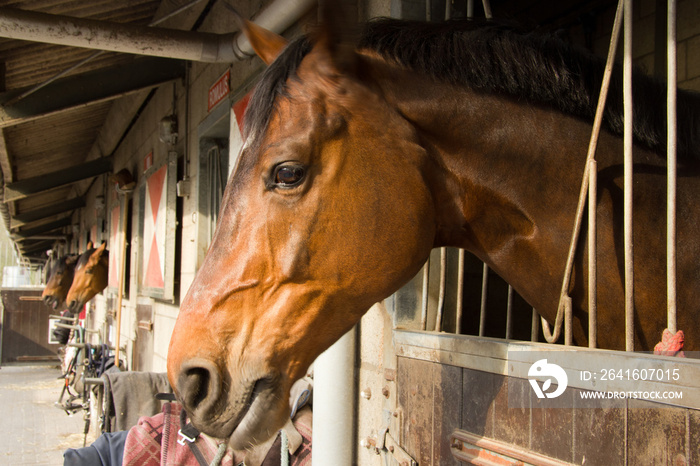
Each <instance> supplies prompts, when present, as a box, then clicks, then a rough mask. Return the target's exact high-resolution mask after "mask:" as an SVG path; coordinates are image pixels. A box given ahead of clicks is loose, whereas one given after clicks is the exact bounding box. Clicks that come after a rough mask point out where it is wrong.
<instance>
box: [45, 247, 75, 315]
mask: <svg viewBox="0 0 700 466" xmlns="http://www.w3.org/2000/svg"><path fill="white" fill-rule="evenodd" d="M77 260H78V256H77V255H67V256H62V257H60V258H59V259H58V260H57V261H56V263H54V264H53V266H52V267H51V270H50V271H49V279H48V280H47V281H46V286H45V287H44V291H43V292H42V293H41V298H42V300H43V301H44V303H45V304H46V305H47V306H49V307H51V308H53V309H57V308H58V306H60V305H62V304H63V303H64V302H65V301H66V295H67V294H68V290H69V289H70V286H71V284H72V283H73V273H74V270H75V262H76V261H77Z"/></svg>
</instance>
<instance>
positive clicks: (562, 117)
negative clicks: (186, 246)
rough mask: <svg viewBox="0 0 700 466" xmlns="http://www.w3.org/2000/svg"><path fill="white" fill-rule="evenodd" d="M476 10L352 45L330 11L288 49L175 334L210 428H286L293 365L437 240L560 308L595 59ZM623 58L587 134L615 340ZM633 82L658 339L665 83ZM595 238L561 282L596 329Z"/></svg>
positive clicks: (255, 107) (393, 28)
mask: <svg viewBox="0 0 700 466" xmlns="http://www.w3.org/2000/svg"><path fill="white" fill-rule="evenodd" d="M475 26H479V25H478V24H476V23H471V24H470V23H469V22H467V23H463V24H462V23H446V24H444V25H430V24H419V23H405V22H400V21H393V20H385V21H383V22H376V23H372V24H370V25H369V27H368V29H367V30H366V32H365V34H364V36H363V38H362V40H361V42H360V47H359V48H355V47H354V46H353V44H351V43H348V42H347V40H346V38H344V37H345V36H344V34H343V32H342V31H343V28H342V25H338V24H331V25H328V24H326V25H325V27H323V28H322V32H321V33H320V35H319V36H318V37H317V40H316V41H315V42H311V41H309V40H306V39H301V40H298V41H295V42H293V43H292V44H290V45H289V46H288V47H287V48H286V49H285V50H284V51H281V50H278V53H280V55H279V56H278V57H277V59H276V60H275V61H274V62H273V63H272V64H271V66H270V67H269V68H268V69H267V71H266V73H265V74H264V76H263V77H262V79H261V82H260V84H259V85H258V88H257V90H256V93H255V95H254V96H253V98H252V100H251V104H250V107H249V110H248V114H247V115H246V125H247V126H246V131H247V133H248V135H247V140H246V147H245V148H244V149H243V151H242V153H241V155H240V159H239V162H238V166H237V168H236V170H235V173H234V175H233V176H232V178H231V180H230V182H229V184H228V186H227V187H226V192H225V194H224V199H223V202H222V209H221V214H220V220H219V224H218V227H217V230H216V233H215V235H214V239H213V242H212V245H211V247H210V250H209V252H208V254H207V256H206V258H205V260H204V263H203V265H202V267H201V269H200V270H199V271H198V273H197V275H196V277H195V279H194V282H193V284H192V286H191V288H190V290H189V292H188V294H187V296H186V297H185V299H184V300H183V302H182V306H181V310H180V315H179V317H178V320H177V324H176V326H175V330H174V332H173V336H172V339H171V344H170V350H169V355H168V372H169V377H170V381H171V383H172V385H173V387H174V388H175V391H176V392H177V394H178V397H179V398H180V400H181V401H182V402H183V404H184V405H185V407H186V409H187V411H188V413H190V415H191V417H192V420H193V423H194V424H195V425H196V426H197V427H198V428H199V429H200V430H202V431H204V432H206V433H208V434H210V435H213V436H216V437H222V438H229V442H230V444H231V445H232V446H233V447H235V448H244V447H245V446H247V445H249V444H250V443H257V442H261V441H264V440H265V439H266V438H268V437H269V436H271V435H272V434H273V433H275V432H276V431H277V429H279V428H280V427H281V426H282V425H283V424H284V422H285V420H286V417H287V416H288V408H287V406H288V403H287V397H288V393H289V388H290V387H291V385H292V383H293V382H294V381H295V380H296V379H298V378H299V377H301V376H302V375H304V373H305V371H306V370H307V368H308V367H309V365H310V364H311V363H312V362H313V360H314V359H315V358H316V357H317V356H318V355H319V354H320V353H321V352H322V351H324V350H325V349H326V348H328V347H329V346H330V345H331V344H332V343H333V342H334V341H336V340H337V339H338V338H340V336H342V335H343V334H344V333H345V332H347V331H348V330H349V329H350V328H351V327H352V326H353V325H354V324H355V323H356V322H357V321H358V320H359V319H360V317H361V316H362V315H363V314H364V313H365V312H366V310H367V309H368V308H369V307H370V306H371V305H372V304H373V303H375V302H377V301H380V300H382V299H384V298H386V297H387V296H389V295H390V294H391V293H393V292H394V291H396V290H397V289H398V288H399V287H400V286H401V285H403V284H404V283H405V282H406V281H408V280H409V279H410V278H411V277H412V276H414V274H415V273H416V272H417V271H418V270H419V269H420V267H421V266H422V264H423V263H424V261H425V260H426V258H427V257H428V254H429V252H430V250H431V249H432V248H433V247H438V246H456V247H461V248H465V249H467V250H469V251H471V252H472V253H474V254H475V255H477V256H478V257H479V258H481V259H482V260H484V261H485V262H486V263H487V264H488V265H489V266H490V267H492V268H493V269H495V271H496V272H498V273H499V274H500V275H501V276H502V277H503V278H505V279H506V280H507V281H508V282H509V283H510V284H512V285H513V287H514V288H515V289H516V290H517V291H518V292H519V293H520V294H521V295H522V296H523V297H524V298H525V299H526V300H527V301H528V302H529V303H530V304H532V305H533V306H534V307H536V308H537V309H538V311H539V312H540V313H541V315H542V316H544V317H545V318H546V319H547V320H548V321H550V322H552V321H553V320H554V317H555V315H556V312H557V304H558V298H559V290H560V287H561V280H562V276H563V271H564V265H565V262H566V254H567V249H568V242H569V238H570V236H571V229H572V226H573V216H574V212H575V209H576V203H577V198H578V191H579V186H580V182H581V178H582V174H583V168H584V160H585V156H586V149H587V146H588V140H589V137H590V133H591V115H592V114H593V109H594V107H595V96H597V86H599V82H600V75H601V71H602V63H601V62H600V61H598V60H595V59H593V58H591V57H589V56H587V55H585V54H581V53H580V52H576V51H575V50H571V49H569V48H568V47H566V46H563V45H561V44H558V43H557V42H556V41H554V40H553V39H540V38H537V37H532V36H528V35H523V34H520V33H517V32H513V31H510V30H507V29H503V28H499V27H497V26H493V25H492V24H487V25H486V26H485V27H484V28H481V29H479V27H475ZM247 33H248V34H249V35H251V36H252V39H251V42H252V43H254V44H255V43H256V42H260V41H263V42H265V41H266V38H265V37H263V36H260V35H257V34H256V31H255V30H252V31H251V30H249V31H247ZM267 43H268V45H269V41H268V42H267ZM272 48H273V49H274V47H272ZM278 48H279V47H278ZM264 50H265V51H264V53H263V54H262V55H263V57H264V58H266V59H267V61H270V60H271V59H272V57H273V56H274V55H275V54H270V47H265V48H264ZM271 55H272V56H271ZM615 76H616V77H615V79H614V80H613V81H614V83H613V84H614V85H613V89H612V90H611V97H610V99H611V100H610V101H611V104H610V106H609V108H608V111H607V113H606V122H607V129H606V130H605V131H603V133H602V134H601V136H600V140H599V143H598V152H597V160H598V165H599V171H600V173H599V181H598V185H599V193H598V201H599V208H598V217H599V219H598V227H599V230H598V245H599V248H598V251H597V255H598V264H599V265H598V268H599V284H598V316H599V318H598V335H599V337H598V338H599V344H600V345H601V346H603V347H606V348H612V349H622V348H624V287H623V280H624V277H623V270H624V268H623V263H624V261H623V254H622V240H621V238H622V206H621V202H622V183H623V181H622V152H623V151H622V138H621V137H620V136H619V130H620V121H621V116H620V111H619V107H620V105H619V100H618V99H620V97H621V93H620V86H619V75H618V74H616V75H615ZM635 83H636V86H637V88H638V89H639V92H638V97H640V99H638V101H637V102H636V103H635V109H636V110H637V112H638V113H639V115H638V116H637V117H636V119H635V139H636V146H635V152H634V157H635V168H634V175H635V181H634V183H635V191H634V197H635V199H634V200H635V212H634V214H635V230H634V239H635V249H634V252H635V272H636V273H635V282H636V290H637V293H636V295H635V305H636V310H637V313H636V320H635V332H636V333H635V334H636V337H635V340H636V348H638V349H651V348H652V347H653V344H654V343H655V342H656V341H658V339H659V338H660V336H661V332H662V330H663V329H664V327H665V319H666V317H665V304H666V303H665V301H666V296H665V257H664V254H665V238H664V232H665V215H664V212H665V207H664V203H665V199H664V198H665V189H666V188H665V165H666V163H665V160H664V158H663V157H662V156H660V155H659V154H658V152H659V151H660V150H661V148H663V147H664V146H665V142H664V141H663V137H665V136H663V129H659V126H658V121H657V120H659V121H663V119H664V118H665V117H663V114H662V113H663V111H662V110H660V109H658V108H657V107H655V104H656V102H657V101H658V100H659V98H658V97H659V96H662V95H664V92H665V91H664V89H663V86H661V85H659V84H658V83H655V82H653V81H651V80H649V79H648V78H644V77H641V76H637V77H635ZM642 97H643V98H642ZM699 111H700V98H698V96H697V95H695V94H689V93H679V137H680V138H681V139H682V140H683V142H682V143H681V144H680V146H679V147H680V149H679V167H680V168H679V173H680V177H679V181H678V211H679V218H678V225H677V227H678V257H679V263H678V277H679V281H680V287H679V296H678V302H679V309H680V311H679V321H678V322H679V323H678V327H679V328H681V329H685V330H686V335H687V338H686V343H687V349H700V343H699V342H700V340H699V338H700V336H698V334H697V331H698V329H699V327H700V322H699V321H698V316H699V313H698V311H697V309H698V301H699V299H700V296H699V294H700V263H699V261H698V260H697V258H698V257H700V241H698V237H697V231H698V225H700V209H699V208H698V207H697V200H698V197H699V196H698V195H700V178H698V169H699V168H700V163H699V160H700V154H699V153H698V152H699V148H700V144H698V143H697V142H698V140H700V128H699V127H698V126H697V122H698V121H700V115H699V114H698V112H699ZM584 245H585V242H581V246H580V247H579V250H578V255H577V262H576V264H575V267H574V276H573V280H572V285H571V295H572V298H573V303H574V313H575V316H574V329H573V331H574V338H575V341H576V342H577V343H578V344H585V343H586V338H587V337H586V335H587V332H586V331H587V309H586V294H587V286H588V285H587V277H586V274H585V273H584V272H583V267H584V266H583V264H584V263H585V262H584V261H585V258H586V257H587V255H588V251H587V250H586V248H585V246H584Z"/></svg>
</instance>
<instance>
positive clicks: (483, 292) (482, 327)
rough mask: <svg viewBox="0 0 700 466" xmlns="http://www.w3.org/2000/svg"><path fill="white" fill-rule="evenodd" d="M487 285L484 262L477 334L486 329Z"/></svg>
mask: <svg viewBox="0 0 700 466" xmlns="http://www.w3.org/2000/svg"><path fill="white" fill-rule="evenodd" d="M488 287H489V266H488V265H486V263H484V268H483V272H482V276H481V307H480V310H479V336H480V337H483V336H484V330H485V329H486V292H487V291H488Z"/></svg>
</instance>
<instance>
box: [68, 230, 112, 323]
mask: <svg viewBox="0 0 700 466" xmlns="http://www.w3.org/2000/svg"><path fill="white" fill-rule="evenodd" d="M108 273H109V251H108V250H107V244H106V243H102V244H101V245H100V247H98V248H89V249H88V250H87V251H85V252H84V253H82V254H81V255H80V257H79V258H78V261H77V263H76V265H75V276H74V277H73V284H72V285H71V287H70V290H69V291H68V296H67V297H66V303H67V304H68V310H70V311H71V312H73V313H75V312H80V309H81V308H82V307H83V306H84V305H85V303H87V302H88V301H90V300H91V299H92V298H93V297H94V296H95V295H96V294H97V293H100V292H101V291H102V290H104V289H105V288H107V278H108Z"/></svg>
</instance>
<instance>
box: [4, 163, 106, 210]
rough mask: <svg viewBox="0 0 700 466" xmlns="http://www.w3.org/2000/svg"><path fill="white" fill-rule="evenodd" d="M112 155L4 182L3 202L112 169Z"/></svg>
mask: <svg viewBox="0 0 700 466" xmlns="http://www.w3.org/2000/svg"><path fill="white" fill-rule="evenodd" d="M112 162H113V161H112V157H102V158H99V159H96V160H91V161H90V162H85V163H83V164H81V165H75V166H73V167H68V168H64V169H63V170H58V171H55V172H53V173H47V174H45V175H41V176H35V177H32V178H27V179H24V180H20V181H15V182H14V183H7V184H5V202H10V201H16V200H17V199H23V198H25V197H29V196H31V195H32V194H37V193H40V192H42V191H46V190H49V189H53V188H57V187H59V186H64V185H66V184H70V183H75V182H76V181H80V180H84V179H86V178H92V177H94V176H97V175H101V174H103V173H107V172H110V171H112Z"/></svg>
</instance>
